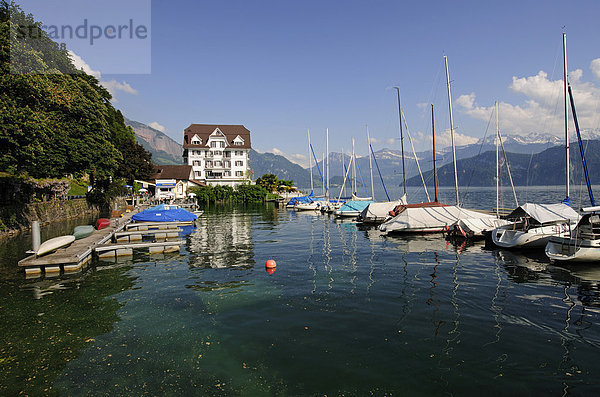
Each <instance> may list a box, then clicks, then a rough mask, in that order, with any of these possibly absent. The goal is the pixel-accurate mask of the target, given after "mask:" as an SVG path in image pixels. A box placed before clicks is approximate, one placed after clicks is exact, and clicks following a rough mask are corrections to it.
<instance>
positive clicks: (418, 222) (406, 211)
mask: <svg viewBox="0 0 600 397" xmlns="http://www.w3.org/2000/svg"><path fill="white" fill-rule="evenodd" d="M398 211H400V213H399V214H397V215H396V216H394V217H393V218H392V219H390V220H388V221H387V222H385V223H383V224H381V225H380V226H379V230H381V231H382V232H384V233H386V234H389V233H435V232H443V231H446V230H448V228H449V227H450V225H452V224H454V223H455V222H456V221H458V220H459V219H466V218H484V219H495V217H494V216H493V215H488V214H484V213H481V212H478V211H473V210H467V209H464V208H460V207H458V206H456V205H444V204H440V203H424V204H408V205H401V206H399V209H398V210H396V212H398Z"/></svg>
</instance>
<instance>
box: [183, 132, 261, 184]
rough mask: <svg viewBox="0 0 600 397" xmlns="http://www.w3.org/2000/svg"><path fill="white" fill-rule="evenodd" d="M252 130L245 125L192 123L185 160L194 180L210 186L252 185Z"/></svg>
mask: <svg viewBox="0 0 600 397" xmlns="http://www.w3.org/2000/svg"><path fill="white" fill-rule="evenodd" d="M250 149H251V145H250V131H249V130H248V129H247V128H246V127H244V126H243V125H216V124H191V125H190V126H189V127H187V128H186V129H185V130H184V134H183V160H184V163H186V164H188V165H190V166H192V169H193V179H194V180H198V181H200V182H202V183H206V184H209V185H228V186H236V185H239V184H242V183H248V182H250V163H249V155H250Z"/></svg>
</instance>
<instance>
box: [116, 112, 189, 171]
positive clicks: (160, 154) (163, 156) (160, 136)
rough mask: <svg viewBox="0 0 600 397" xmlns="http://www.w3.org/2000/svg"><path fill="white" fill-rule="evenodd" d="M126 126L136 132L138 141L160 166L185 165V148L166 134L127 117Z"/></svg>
mask: <svg viewBox="0 0 600 397" xmlns="http://www.w3.org/2000/svg"><path fill="white" fill-rule="evenodd" d="M125 125H128V126H130V127H131V128H132V129H133V131H135V139H136V141H137V142H138V143H139V144H140V145H142V146H143V147H144V149H146V150H147V151H149V152H150V153H152V161H154V163H155V164H159V165H176V164H183V157H182V155H183V146H181V145H180V144H179V143H177V142H175V141H174V140H173V139H171V138H170V137H169V136H167V135H166V134H164V133H162V132H160V131H159V130H157V129H155V128H152V127H150V126H149V125H147V124H144V123H140V122H139V121H134V120H130V119H128V118H126V117H125Z"/></svg>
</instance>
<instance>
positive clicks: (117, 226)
mask: <svg viewBox="0 0 600 397" xmlns="http://www.w3.org/2000/svg"><path fill="white" fill-rule="evenodd" d="M134 213H135V212H128V213H125V214H123V216H122V217H120V218H113V219H111V224H110V226H109V227H106V228H104V229H101V230H94V232H92V234H91V235H89V236H88V237H85V238H82V239H80V240H75V241H74V242H73V243H72V244H71V245H69V246H68V247H65V248H59V249H57V250H56V251H54V252H52V253H50V254H47V255H43V256H40V257H38V256H36V255H30V256H28V257H26V258H24V259H22V260H20V261H19V263H18V265H19V266H20V267H24V268H25V274H26V276H27V277H40V276H41V275H42V273H45V274H46V276H56V275H58V274H60V271H61V268H62V270H63V271H64V272H65V273H71V272H79V271H81V270H82V269H83V268H84V267H85V266H86V265H87V264H88V263H89V262H90V261H91V260H92V257H93V255H94V254H96V255H97V256H98V257H100V258H108V257H111V258H112V257H118V256H124V255H133V249H134V248H136V249H139V248H147V249H148V250H149V251H150V253H158V252H174V251H179V247H180V246H181V245H182V244H183V241H181V240H177V241H172V240H171V241H169V240H168V239H173V238H177V237H179V232H180V231H181V228H179V227H178V226H181V225H187V224H190V223H189V222H162V223H159V222H157V223H131V218H132V216H133V215H134ZM191 224H193V223H191ZM124 230H127V231H124ZM150 235H152V236H153V237H154V240H155V241H153V242H141V241H140V240H142V236H150ZM163 239H164V241H158V242H157V241H156V240H163ZM112 241H116V242H117V244H111V242H112ZM132 241H140V242H138V243H132Z"/></svg>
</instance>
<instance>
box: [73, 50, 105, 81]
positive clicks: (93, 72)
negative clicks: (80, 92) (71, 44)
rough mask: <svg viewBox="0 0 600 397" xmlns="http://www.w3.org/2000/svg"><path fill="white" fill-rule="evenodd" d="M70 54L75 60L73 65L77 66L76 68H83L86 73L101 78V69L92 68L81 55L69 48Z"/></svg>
mask: <svg viewBox="0 0 600 397" xmlns="http://www.w3.org/2000/svg"><path fill="white" fill-rule="evenodd" d="M69 56H70V57H71V59H72V60H73V66H75V68H76V69H79V70H83V71H84V72H85V73H87V74H90V75H92V76H94V77H95V78H97V79H100V71H98V70H92V68H91V67H90V65H88V64H87V63H86V62H85V61H84V60H83V58H81V57H80V56H79V55H77V54H75V53H74V52H73V51H71V50H69Z"/></svg>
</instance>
